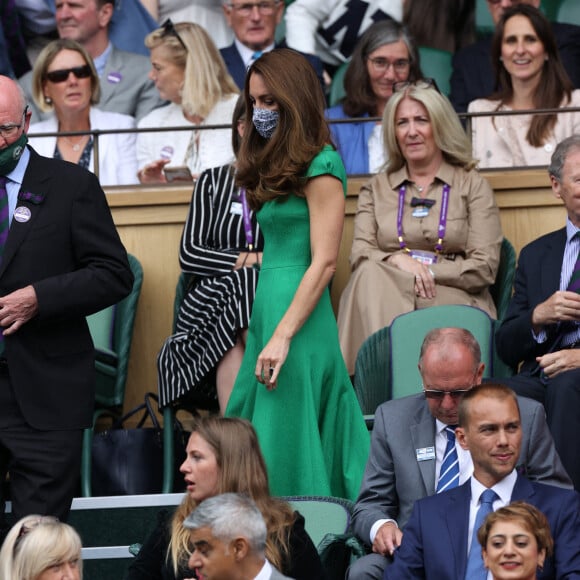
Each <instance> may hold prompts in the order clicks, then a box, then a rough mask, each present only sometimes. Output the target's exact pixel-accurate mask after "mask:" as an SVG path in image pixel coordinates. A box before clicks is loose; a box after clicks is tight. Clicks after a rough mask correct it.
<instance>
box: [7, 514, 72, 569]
mask: <svg viewBox="0 0 580 580" xmlns="http://www.w3.org/2000/svg"><path fill="white" fill-rule="evenodd" d="M81 547H82V546H81V539H80V538H79V535H78V534H77V532H76V531H75V530H74V528H72V527H71V526H69V525H67V524H64V523H62V522H59V521H58V519H56V518H54V517H52V516H39V515H30V516H26V517H24V518H22V519H21V520H20V521H18V522H17V523H16V524H14V526H13V527H12V529H11V530H10V531H9V532H8V535H7V536H6V539H5V540H4V544H3V545H2V550H0V580H54V579H58V580H61V579H62V578H66V579H67V580H82V577H83V567H82V560H81Z"/></svg>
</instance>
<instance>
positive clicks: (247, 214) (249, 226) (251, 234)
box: [240, 187, 254, 252]
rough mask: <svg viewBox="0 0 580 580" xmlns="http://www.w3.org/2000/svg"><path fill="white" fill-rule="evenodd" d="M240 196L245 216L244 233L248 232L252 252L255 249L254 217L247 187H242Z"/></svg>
mask: <svg viewBox="0 0 580 580" xmlns="http://www.w3.org/2000/svg"><path fill="white" fill-rule="evenodd" d="M240 197H241V198H242V215H243V217H244V233H245V234H246V243H247V244H248V249H249V250H250V252H251V251H252V250H253V249H254V232H253V231H252V219H251V217H250V208H249V206H248V200H247V199H246V188H245V187H240Z"/></svg>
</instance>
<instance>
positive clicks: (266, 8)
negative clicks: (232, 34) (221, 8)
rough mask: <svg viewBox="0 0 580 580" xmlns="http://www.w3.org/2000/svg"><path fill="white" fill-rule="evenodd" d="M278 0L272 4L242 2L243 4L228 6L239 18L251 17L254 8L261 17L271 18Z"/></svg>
mask: <svg viewBox="0 0 580 580" xmlns="http://www.w3.org/2000/svg"><path fill="white" fill-rule="evenodd" d="M278 4H279V2H278V0H275V1H274V2H264V1H263V2H244V3H243V4H229V7H230V9H231V10H235V11H236V12H237V13H238V14H239V15H240V16H244V17H248V16H251V14H252V12H253V10H254V8H257V9H258V12H259V13H260V14H261V15H262V16H272V14H274V11H275V10H276V7H277V6H278Z"/></svg>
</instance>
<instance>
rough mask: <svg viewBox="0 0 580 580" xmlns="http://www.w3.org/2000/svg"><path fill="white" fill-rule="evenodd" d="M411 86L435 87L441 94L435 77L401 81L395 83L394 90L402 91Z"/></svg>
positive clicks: (395, 91) (419, 87)
mask: <svg viewBox="0 0 580 580" xmlns="http://www.w3.org/2000/svg"><path fill="white" fill-rule="evenodd" d="M411 87H416V88H418V89H435V90H436V91H437V92H438V93H439V94H441V91H440V90H439V87H438V86H437V83H436V82H435V79H430V78H426V79H419V80H418V81H400V82H398V83H394V84H393V92H394V93H400V92H401V91H404V90H405V89H408V88H411Z"/></svg>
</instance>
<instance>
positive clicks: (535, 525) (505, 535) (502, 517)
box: [477, 501, 554, 580]
mask: <svg viewBox="0 0 580 580" xmlns="http://www.w3.org/2000/svg"><path fill="white" fill-rule="evenodd" d="M477 539H478V541H479V543H480V544H481V554H482V557H483V564H484V566H485V567H486V568H487V569H488V570H489V571H490V572H491V573H492V576H493V580H503V579H504V578H505V579H508V578H509V579H511V580H535V579H536V577H537V576H536V572H537V570H542V568H543V567H544V562H545V561H546V558H549V557H550V556H551V555H552V552H553V551H554V540H553V539H552V536H551V534H550V524H549V523H548V520H547V519H546V516H545V515H544V514H543V513H542V512H541V511H540V510H539V509H538V508H536V507H534V506H533V505H530V504H529V503H526V502H524V501H515V502H513V503H511V504H509V505H507V506H505V507H502V508H500V509H498V510H497V511H495V512H491V513H490V514H489V515H488V516H487V517H486V518H485V521H484V522H483V525H482V526H481V528H479V530H478V531H477Z"/></svg>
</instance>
